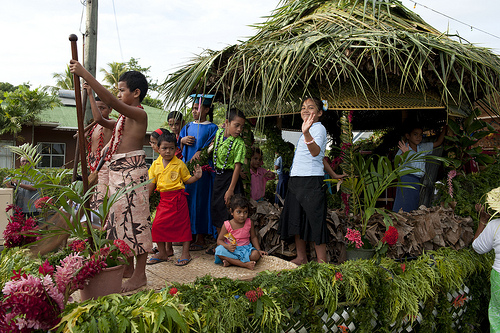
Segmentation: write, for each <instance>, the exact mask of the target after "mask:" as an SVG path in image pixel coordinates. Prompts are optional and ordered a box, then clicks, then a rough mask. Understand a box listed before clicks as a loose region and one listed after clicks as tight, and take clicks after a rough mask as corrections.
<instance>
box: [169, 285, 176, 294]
mask: <svg viewBox="0 0 500 333" xmlns="http://www.w3.org/2000/svg"><path fill="white" fill-rule="evenodd" d="M177 292H178V290H177V288H175V287H172V288H170V291H169V294H170V295H172V296H174V295H175V294H177Z"/></svg>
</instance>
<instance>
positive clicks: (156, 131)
mask: <svg viewBox="0 0 500 333" xmlns="http://www.w3.org/2000/svg"><path fill="white" fill-rule="evenodd" d="M155 133H157V134H158V135H162V134H163V131H162V130H161V128H158V129H157V130H155Z"/></svg>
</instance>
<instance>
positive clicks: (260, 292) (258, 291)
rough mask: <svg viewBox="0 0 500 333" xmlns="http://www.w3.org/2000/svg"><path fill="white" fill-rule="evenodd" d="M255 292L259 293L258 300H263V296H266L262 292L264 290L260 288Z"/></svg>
mask: <svg viewBox="0 0 500 333" xmlns="http://www.w3.org/2000/svg"><path fill="white" fill-rule="evenodd" d="M255 292H256V293H257V298H261V297H262V295H264V292H263V291H262V289H261V288H260V287H259V288H257V289H255Z"/></svg>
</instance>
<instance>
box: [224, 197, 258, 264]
mask: <svg viewBox="0 0 500 333" xmlns="http://www.w3.org/2000/svg"><path fill="white" fill-rule="evenodd" d="M229 207H230V212H231V215H233V218H232V219H231V220H229V221H225V222H224V225H223V226H222V228H221V231H220V233H219V236H218V237H217V245H218V246H217V248H216V249H215V263H216V264H220V263H222V264H223V265H224V267H228V266H231V265H235V266H240V267H244V268H248V269H251V270H253V269H254V268H255V264H256V263H257V261H258V260H259V259H260V258H261V257H262V256H264V255H267V253H266V252H265V251H262V250H261V249H260V245H259V238H258V237H257V233H256V232H255V228H254V225H253V221H252V220H251V219H249V218H248V209H249V207H250V203H249V201H248V199H247V198H245V197H244V196H242V195H241V194H235V195H233V196H232V197H231V200H230V206H229Z"/></svg>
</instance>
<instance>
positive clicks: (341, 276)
mask: <svg viewBox="0 0 500 333" xmlns="http://www.w3.org/2000/svg"><path fill="white" fill-rule="evenodd" d="M343 278H344V276H343V275H342V273H340V272H337V273H335V279H337V280H339V281H342V279H343Z"/></svg>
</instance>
